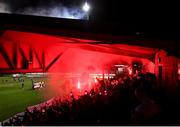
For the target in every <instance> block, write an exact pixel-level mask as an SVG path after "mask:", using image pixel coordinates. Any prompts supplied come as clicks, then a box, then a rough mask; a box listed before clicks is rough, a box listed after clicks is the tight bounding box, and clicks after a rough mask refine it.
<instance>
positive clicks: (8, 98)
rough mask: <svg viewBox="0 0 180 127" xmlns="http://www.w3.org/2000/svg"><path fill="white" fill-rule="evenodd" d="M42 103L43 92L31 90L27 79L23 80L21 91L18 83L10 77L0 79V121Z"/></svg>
mask: <svg viewBox="0 0 180 127" xmlns="http://www.w3.org/2000/svg"><path fill="white" fill-rule="evenodd" d="M44 101H45V99H44V97H43V90H32V83H31V80H30V79H29V78H25V81H24V88H23V89H22V87H21V84H20V83H19V81H17V80H16V81H15V80H14V79H13V78H12V77H0V121H3V120H5V119H7V118H9V117H11V116H13V115H15V114H17V113H20V112H23V111H25V109H26V107H28V106H32V105H36V104H39V103H41V102H44Z"/></svg>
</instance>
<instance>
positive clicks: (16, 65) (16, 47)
mask: <svg viewBox="0 0 180 127" xmlns="http://www.w3.org/2000/svg"><path fill="white" fill-rule="evenodd" d="M13 45H14V46H13V64H14V67H15V69H17V68H18V43H14V44H13Z"/></svg>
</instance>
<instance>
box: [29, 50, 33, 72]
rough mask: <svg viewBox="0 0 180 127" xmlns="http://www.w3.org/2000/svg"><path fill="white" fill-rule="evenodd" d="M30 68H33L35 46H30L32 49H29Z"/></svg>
mask: <svg viewBox="0 0 180 127" xmlns="http://www.w3.org/2000/svg"><path fill="white" fill-rule="evenodd" d="M28 69H29V70H32V69H33V48H32V47H30V50H29V61H28Z"/></svg>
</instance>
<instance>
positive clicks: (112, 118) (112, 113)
mask: <svg viewBox="0 0 180 127" xmlns="http://www.w3.org/2000/svg"><path fill="white" fill-rule="evenodd" d="M97 83H98V84H99V87H98V88H97V87H96V88H93V89H92V90H91V91H84V93H83V94H82V95H81V96H79V97H78V98H75V96H74V94H73V93H70V94H69V96H68V97H67V98H66V99H62V98H61V97H55V98H54V99H53V100H52V102H51V104H50V105H48V104H47V105H46V104H45V105H43V106H41V107H39V108H37V107H34V108H33V110H28V108H27V110H26V111H25V112H24V114H23V115H22V116H17V115H16V116H15V117H13V118H11V119H10V120H9V122H5V123H3V125H21V126H27V125H168V124H169V125H173V124H174V123H176V122H177V121H178V117H177V115H179V114H178V113H179V108H178V106H179V101H178V97H177V98H173V100H172V98H171V97H170V96H169V95H167V93H166V91H165V90H164V89H163V88H162V87H161V85H160V84H158V83H157V80H156V77H155V76H154V75H153V74H151V73H147V74H140V75H138V76H127V75H126V76H121V77H115V78H113V79H108V80H107V81H106V82H104V80H98V82H97ZM96 86H97V85H96Z"/></svg>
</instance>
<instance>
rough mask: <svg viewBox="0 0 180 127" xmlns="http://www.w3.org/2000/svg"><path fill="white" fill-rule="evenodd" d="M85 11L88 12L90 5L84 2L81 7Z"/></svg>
mask: <svg viewBox="0 0 180 127" xmlns="http://www.w3.org/2000/svg"><path fill="white" fill-rule="evenodd" d="M82 9H83V10H84V11H85V12H88V11H89V10H90V6H89V4H88V3H87V2H86V3H85V4H84V5H83V8H82Z"/></svg>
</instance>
